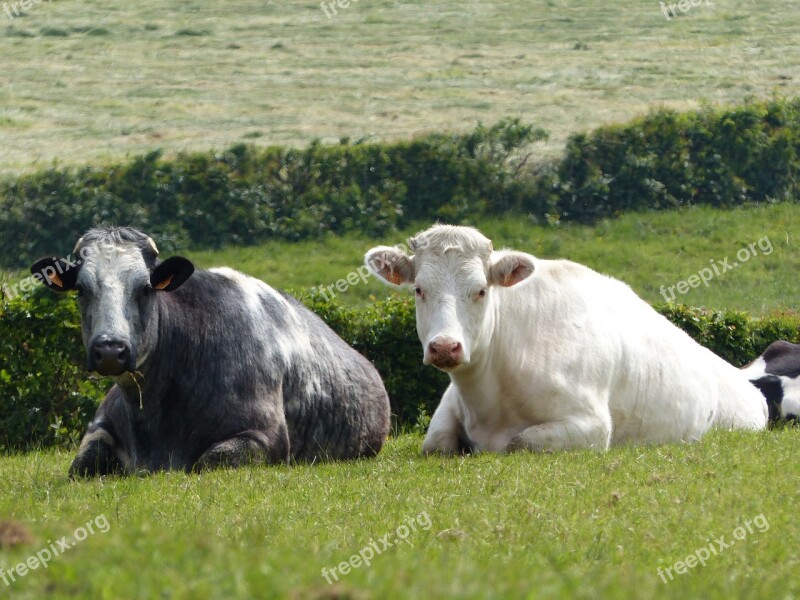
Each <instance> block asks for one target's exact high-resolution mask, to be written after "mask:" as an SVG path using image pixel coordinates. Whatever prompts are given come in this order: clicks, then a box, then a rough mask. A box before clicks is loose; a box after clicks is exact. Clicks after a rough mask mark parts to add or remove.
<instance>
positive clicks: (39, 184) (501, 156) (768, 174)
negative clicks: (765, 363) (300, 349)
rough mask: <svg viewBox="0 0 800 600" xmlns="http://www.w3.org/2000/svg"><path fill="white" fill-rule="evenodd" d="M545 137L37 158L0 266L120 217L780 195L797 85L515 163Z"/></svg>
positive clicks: (394, 224) (207, 239)
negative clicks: (43, 162) (775, 95)
mask: <svg viewBox="0 0 800 600" xmlns="http://www.w3.org/2000/svg"><path fill="white" fill-rule="evenodd" d="M545 138H546V132H544V131H543V130H541V129H534V128H533V127H531V126H529V125H524V124H522V123H520V121H519V119H504V120H502V121H500V122H499V123H497V124H495V125H493V126H491V127H486V126H483V125H479V126H478V127H477V128H476V129H475V130H474V131H472V132H470V133H467V134H463V135H444V134H430V135H427V136H425V137H422V138H419V139H416V140H413V141H410V142H398V143H392V144H378V143H361V142H356V143H350V142H349V140H342V143H340V144H339V145H333V146H327V145H322V144H319V143H312V144H311V145H309V146H308V147H307V148H304V149H289V148H281V147H268V148H257V147H254V146H246V145H237V146H234V147H232V148H230V149H228V150H227V151H225V152H220V153H210V152H207V153H192V154H179V155H178V156H177V157H175V158H173V159H164V158H162V157H161V154H160V152H158V151H155V152H151V153H149V154H146V155H143V156H140V157H137V158H134V159H132V160H131V161H130V162H129V163H126V164H122V165H115V166H111V167H104V168H99V167H85V168H82V169H71V168H68V169H55V168H51V169H46V170H44V171H41V172H38V173H34V174H31V175H24V176H20V177H18V178H16V179H7V180H5V181H2V182H0V256H2V257H3V263H4V266H7V267H19V266H23V265H26V264H28V263H30V262H31V261H32V260H34V259H36V258H38V257H39V256H41V255H44V254H46V253H49V252H53V251H54V250H58V249H59V248H62V249H63V248H68V245H69V244H71V243H73V242H74V241H75V239H76V238H77V236H78V235H80V234H81V233H83V232H84V231H85V230H87V229H88V228H90V227H92V226H96V225H99V224H120V223H124V224H128V225H133V226H135V227H137V228H139V229H141V230H143V231H147V232H148V233H150V234H151V235H153V236H154V237H156V238H157V239H159V240H160V242H161V246H162V248H163V249H164V250H167V251H175V250H179V249H182V248H186V247H196V248H198V247H202V248H214V247H218V246H222V245H237V244H242V245H245V244H256V243H259V242H263V241H265V240H268V239H276V238H277V239H285V240H300V239H305V238H310V237H318V236H321V235H323V234H324V233H326V232H333V233H336V234H345V233H347V232H351V231H358V232H362V233H366V234H368V235H372V236H383V235H385V234H386V232H387V231H390V230H393V229H396V228H401V227H405V226H407V225H409V224H410V223H417V222H420V221H424V222H431V221H435V220H442V221H448V222H451V223H460V222H467V223H469V222H474V221H475V220H476V218H478V217H480V216H481V215H482V214H498V213H505V212H516V213H519V214H526V215H529V216H530V217H532V218H533V219H535V220H538V221H540V222H544V223H555V222H559V221H562V220H563V221H567V220H572V221H579V222H593V221H596V220H597V219H600V218H604V217H613V216H616V215H619V214H621V213H624V212H629V211H641V210H647V209H652V210H660V209H667V208H672V207H676V206H683V205H692V204H710V205H712V206H719V207H727V206H733V205H738V204H742V203H744V202H773V201H779V200H794V199H796V198H797V196H798V191H800V190H799V189H798V188H799V186H800V182H799V180H798V173H799V172H800V98H798V99H794V100H774V101H772V102H756V103H751V104H746V105H744V106H741V107H738V108H735V109H731V110H721V111H715V110H711V109H705V110H701V111H697V112H690V113H683V114H679V113H675V112H672V111H661V112H656V113H654V114H652V115H650V116H648V117H645V118H642V119H638V120H635V121H633V122H631V123H628V124H625V125H614V126H609V127H602V128H600V129H597V130H595V131H593V132H591V133H580V134H577V135H575V136H573V137H572V138H571V139H570V140H569V142H568V143H567V147H566V149H565V151H564V156H563V158H562V159H561V160H560V161H557V162H538V163H536V162H532V163H530V164H529V158H530V152H529V145H530V144H531V143H532V142H534V141H537V140H542V139H545ZM61 251H62V252H64V251H65V250H61Z"/></svg>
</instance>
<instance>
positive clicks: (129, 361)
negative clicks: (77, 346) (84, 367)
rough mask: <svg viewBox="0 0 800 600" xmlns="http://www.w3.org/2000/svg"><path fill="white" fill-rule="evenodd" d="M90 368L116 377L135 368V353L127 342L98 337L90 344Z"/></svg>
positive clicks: (101, 373)
mask: <svg viewBox="0 0 800 600" xmlns="http://www.w3.org/2000/svg"><path fill="white" fill-rule="evenodd" d="M88 368H89V371H97V372H98V373H99V374H100V375H105V376H110V377H116V376H118V375H122V374H123V373H125V372H126V371H132V370H134V361H133V353H132V352H131V348H130V346H129V345H128V344H127V343H126V342H123V341H121V340H114V339H110V338H105V337H102V338H97V339H95V340H94V341H92V343H91V344H90V346H89V360H88Z"/></svg>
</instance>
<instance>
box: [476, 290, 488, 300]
mask: <svg viewBox="0 0 800 600" xmlns="http://www.w3.org/2000/svg"><path fill="white" fill-rule="evenodd" d="M477 296H478V299H480V298H484V297H485V296H486V288H481V289H480V291H479V292H478V294H477Z"/></svg>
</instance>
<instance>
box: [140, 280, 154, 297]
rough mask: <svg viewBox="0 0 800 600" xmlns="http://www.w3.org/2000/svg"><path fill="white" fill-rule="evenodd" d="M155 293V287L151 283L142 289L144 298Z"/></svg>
mask: <svg viewBox="0 0 800 600" xmlns="http://www.w3.org/2000/svg"><path fill="white" fill-rule="evenodd" d="M152 293H153V286H152V285H150V284H149V283H148V284H147V285H146V286H144V287H143V288H142V296H143V297H145V298H147V297H148V296H149V295H150V294H152Z"/></svg>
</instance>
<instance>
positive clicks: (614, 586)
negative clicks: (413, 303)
mask: <svg viewBox="0 0 800 600" xmlns="http://www.w3.org/2000/svg"><path fill="white" fill-rule="evenodd" d="M420 444H421V438H419V437H415V436H402V437H400V438H397V439H392V440H391V441H390V442H389V444H388V446H387V448H386V449H385V450H384V452H382V453H381V454H380V455H379V456H378V458H377V459H374V460H364V461H358V462H352V463H339V464H322V465H316V466H295V467H270V468H246V469H241V470H232V471H230V470H229V471H220V472H212V473H205V474H202V475H197V476H195V475H185V474H183V473H162V474H156V475H153V476H150V477H144V478H138V477H129V478H108V479H104V480H102V481H89V482H69V481H68V480H67V479H66V477H65V472H66V468H67V466H68V464H69V460H70V459H71V456H70V455H67V454H65V453H52V452H37V453H32V454H28V455H24V456H13V457H9V458H5V459H4V460H3V461H2V462H0V479H2V480H3V481H4V482H5V485H3V486H2V488H0V515H3V518H6V519H13V520H15V521H17V522H19V523H21V524H23V525H24V526H25V527H26V528H27V529H28V530H29V532H30V533H31V534H32V537H33V539H32V540H31V541H30V542H28V543H25V544H23V545H21V546H18V547H15V548H13V549H11V550H0V565H1V566H3V567H5V568H9V567H11V566H13V565H16V564H17V563H19V562H20V561H23V560H26V559H27V557H28V556H30V555H32V554H34V553H35V552H36V551H38V550H39V549H40V548H42V547H46V546H47V545H48V544H47V540H55V539H59V538H60V537H61V536H64V535H67V536H71V534H72V532H73V531H74V530H75V528H77V527H79V526H81V525H83V524H84V523H86V522H87V521H90V520H93V519H95V518H96V517H98V516H99V515H104V516H105V518H106V519H107V521H108V524H109V525H110V528H109V529H108V531H107V533H104V534H103V533H96V534H95V535H93V536H89V537H88V538H87V539H86V540H85V541H83V542H81V543H79V544H77V545H76V546H75V547H74V548H71V549H69V551H67V552H65V553H64V554H63V555H61V556H58V557H56V558H54V559H53V560H52V562H51V563H50V565H49V568H48V569H47V570H42V569H41V568H40V569H38V570H36V571H31V572H29V573H28V574H27V575H26V576H25V577H23V578H21V579H19V580H18V581H17V582H16V583H14V584H13V585H12V586H11V588H10V592H11V595H12V597H14V598H41V597H44V596H45V595H47V596H48V597H52V598H66V597H84V598H89V597H91V598H148V599H149V598H156V597H164V598H187V599H192V600H194V599H203V598H278V597H291V598H435V597H443V598H503V597H508V598H523V597H529V598H538V597H546V598H554V597H560V598H571V597H575V598H604V599H605V598H630V597H639V598H653V597H664V598H700V597H703V598H790V597H795V596H796V595H797V594H800V579H798V578H797V577H796V573H797V569H798V568H800V554H798V551H797V541H798V539H800V522H798V520H797V518H796V511H795V507H796V506H797V503H798V501H800V496H799V495H798V488H797V481H798V475H800V467H798V462H797V456H798V455H800V429H794V430H783V431H767V432H762V433H758V434H745V433H730V432H714V433H713V434H711V435H709V436H707V437H706V438H705V439H704V440H703V441H702V442H700V443H696V444H691V445H667V446H660V447H625V448H619V449H612V450H611V451H609V452H608V453H606V454H596V453H591V452H567V453H557V454H538V455H537V454H529V453H525V454H516V455H490V454H485V455H479V456H472V457H466V458H449V459H446V458H427V459H425V458H421V457H420V456H419V455H418V451H419V446H420ZM422 513H426V514H427V516H428V517H429V520H428V519H427V518H426V516H425V515H424V514H422ZM759 515H763V519H759V521H758V523H759V524H760V527H756V526H755V525H753V526H752V527H751V529H752V530H753V531H752V532H747V533H746V535H745V536H744V537H743V539H740V540H739V541H735V544H734V545H733V546H732V547H730V548H728V549H724V550H722V552H720V553H719V554H718V555H717V556H713V555H712V556H711V557H710V558H709V559H708V561H707V564H706V566H705V567H703V566H700V565H698V566H696V567H695V568H694V569H692V570H690V571H689V572H688V573H687V574H684V575H676V576H674V577H675V579H674V580H673V581H668V583H666V584H665V583H663V581H662V580H661V578H660V577H659V575H658V574H657V569H658V568H659V567H662V568H664V567H668V566H672V565H673V564H674V563H675V562H676V561H679V560H684V559H685V558H686V557H687V556H688V555H690V554H692V553H694V552H695V551H696V550H697V549H699V548H702V547H704V546H707V545H708V544H709V539H710V538H711V542H713V540H714V539H716V538H718V537H719V536H724V537H725V540H723V541H724V542H725V543H728V542H730V541H731V540H734V531H735V530H736V528H737V527H738V526H740V525H743V524H744V522H745V521H751V522H752V521H753V520H754V519H755V518H757V517H758V516H759ZM414 518H417V521H416V522H417V531H415V532H414V531H409V533H406V532H405V530H400V531H399V533H398V534H397V535H399V536H407V537H406V541H407V543H405V542H403V543H399V544H396V545H393V546H392V547H390V548H389V549H386V550H384V551H383V552H382V553H380V554H378V555H377V556H376V557H375V558H374V560H373V562H372V565H371V566H365V565H362V566H360V567H359V568H356V569H354V570H352V571H351V572H350V573H348V574H347V575H343V576H341V577H340V581H339V583H337V584H335V585H334V586H328V584H327V583H326V581H325V579H323V577H322V569H323V568H325V567H327V568H329V569H330V568H332V567H334V566H336V565H338V564H340V563H342V562H343V561H347V560H349V559H350V557H351V556H352V555H354V554H356V553H358V552H359V551H360V550H361V549H362V548H364V547H366V546H368V545H369V544H370V543H371V542H372V541H373V540H374V541H375V542H376V543H377V540H378V539H379V538H382V537H383V536H384V535H386V534H392V537H391V538H389V541H393V540H395V539H396V538H395V537H394V536H395V533H394V532H397V529H398V527H400V526H401V525H403V524H404V523H407V522H408V520H409V519H414ZM101 520H102V519H101ZM765 525H768V528H767V527H765ZM737 535H740V537H741V532H739V533H738V534H737ZM378 547H379V548H381V545H380V544H379V543H378ZM331 579H332V578H331ZM4 587H5V586H3V585H2V583H0V589H2V588H4Z"/></svg>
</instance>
